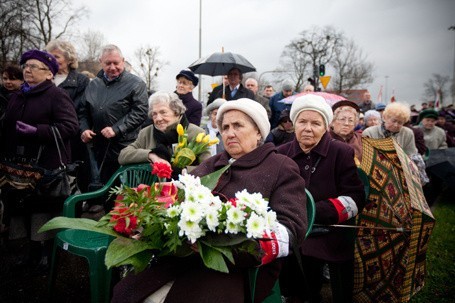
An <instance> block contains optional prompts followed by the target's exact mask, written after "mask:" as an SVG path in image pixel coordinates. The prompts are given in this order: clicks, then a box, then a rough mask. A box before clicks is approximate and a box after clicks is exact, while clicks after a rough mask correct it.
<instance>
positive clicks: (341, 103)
mask: <svg viewBox="0 0 455 303" xmlns="http://www.w3.org/2000/svg"><path fill="white" fill-rule="evenodd" d="M342 106H350V107H352V108H354V109H355V110H356V111H357V112H358V113H360V107H359V106H358V105H357V104H356V103H355V102H352V101H349V100H341V101H338V102H337V103H335V104H334V105H332V111H333V112H335V110H337V108H340V107H342Z"/></svg>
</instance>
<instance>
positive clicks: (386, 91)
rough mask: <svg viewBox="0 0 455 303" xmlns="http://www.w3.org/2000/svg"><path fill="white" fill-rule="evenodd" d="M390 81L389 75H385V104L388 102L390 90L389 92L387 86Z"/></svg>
mask: <svg viewBox="0 0 455 303" xmlns="http://www.w3.org/2000/svg"><path fill="white" fill-rule="evenodd" d="M388 82H389V76H385V94H384V96H385V98H384V104H387V100H388V92H389V91H388V87H387V85H388Z"/></svg>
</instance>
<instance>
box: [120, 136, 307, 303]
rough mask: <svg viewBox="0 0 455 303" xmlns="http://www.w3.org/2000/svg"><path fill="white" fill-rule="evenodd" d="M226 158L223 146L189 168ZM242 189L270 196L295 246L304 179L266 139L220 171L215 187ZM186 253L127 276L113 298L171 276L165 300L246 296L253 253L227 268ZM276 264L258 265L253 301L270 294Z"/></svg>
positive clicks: (199, 170) (226, 191) (129, 297)
mask: <svg viewBox="0 0 455 303" xmlns="http://www.w3.org/2000/svg"><path fill="white" fill-rule="evenodd" d="M229 159H230V156H229V155H228V154H227V152H226V151H225V152H222V153H220V154H217V155H215V156H213V157H211V158H209V159H207V160H206V161H204V162H202V163H201V164H200V165H199V166H198V167H196V168H195V169H194V170H192V171H191V174H193V175H196V176H203V175H206V174H208V173H211V172H213V171H215V170H218V169H220V168H222V167H224V166H225V165H227V164H228V161H229ZM243 189H247V190H248V192H250V193H254V192H260V193H262V195H263V196H264V197H265V198H268V199H269V206H270V207H271V208H272V209H273V210H274V211H275V212H276V213H277V218H278V220H279V221H280V223H281V224H283V225H284V226H286V227H287V229H288V230H289V231H290V233H291V234H293V238H294V241H295V242H296V245H297V247H298V245H299V244H300V243H301V242H302V241H303V239H304V235H305V232H306V229H307V214H306V195H305V181H304V180H303V179H302V178H301V177H300V175H299V170H298V167H297V166H296V165H295V163H294V162H293V161H290V159H289V158H287V157H285V156H283V155H279V154H277V153H276V150H275V147H274V146H273V144H271V143H267V144H264V145H262V146H260V147H258V148H256V149H255V150H253V151H252V152H250V153H248V154H246V155H244V156H243V157H240V158H239V159H237V160H236V161H235V162H234V163H233V164H232V165H231V167H230V168H229V169H228V170H227V171H226V172H225V173H224V174H223V175H222V176H221V178H220V180H219V182H218V185H217V186H216V188H215V189H214V191H215V192H218V193H221V194H223V195H225V196H226V197H227V198H231V197H234V196H235V193H236V192H237V191H241V190H243ZM290 250H292V247H290ZM185 259H186V260H185ZM185 259H183V260H182V259H181V258H177V259H175V258H174V259H173V260H172V261H170V262H166V261H165V260H163V262H158V264H157V265H156V266H152V267H151V269H150V270H146V271H145V272H142V273H140V274H139V275H130V276H128V277H127V278H125V279H124V280H122V281H120V283H119V284H118V285H117V286H116V287H115V289H114V299H113V301H112V302H114V303H116V302H141V300H144V298H145V297H144V293H145V294H150V293H152V292H153V291H154V290H156V289H158V288H159V287H160V286H161V285H164V284H165V283H166V282H167V281H169V280H174V279H175V282H174V284H173V286H172V288H171V290H170V292H169V293H168V295H167V297H166V301H165V302H216V303H223V302H226V303H231V302H244V299H245V298H246V297H249V287H248V281H249V280H248V278H247V269H249V268H252V267H254V266H257V265H258V264H259V263H260V262H259V261H258V260H256V259H255V258H252V257H250V258H249V257H247V258H245V256H243V258H241V257H240V256H237V257H236V265H237V266H235V267H231V268H230V273H229V274H225V273H221V272H217V271H213V270H209V269H207V268H205V267H204V266H203V265H202V264H201V262H200V257H196V258H195V257H188V258H185ZM280 269H281V261H280V259H276V260H275V261H272V262H271V263H269V264H267V265H264V266H261V267H259V273H258V277H257V284H256V294H255V302H262V300H263V299H264V298H265V297H266V296H268V295H269V294H270V291H271V289H272V287H273V285H274V284H275V282H276V280H277V279H278V276H279V273H280ZM128 280H129V281H128ZM146 288H147V289H148V291H147V290H146Z"/></svg>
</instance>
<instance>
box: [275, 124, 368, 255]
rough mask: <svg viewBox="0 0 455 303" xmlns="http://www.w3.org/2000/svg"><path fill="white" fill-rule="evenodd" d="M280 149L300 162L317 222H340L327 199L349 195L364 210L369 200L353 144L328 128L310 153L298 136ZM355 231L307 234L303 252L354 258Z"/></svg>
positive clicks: (337, 229)
mask: <svg viewBox="0 0 455 303" xmlns="http://www.w3.org/2000/svg"><path fill="white" fill-rule="evenodd" d="M277 149H278V152H279V153H281V154H284V155H287V156H288V157H290V158H292V159H293V160H294V161H295V162H296V163H297V164H298V165H299V168H300V174H301V176H302V177H303V178H304V179H305V184H306V187H307V189H308V190H309V191H310V192H311V194H312V195H313V198H314V201H315V203H316V219H315V223H319V224H337V221H338V213H337V211H336V209H335V207H334V206H333V204H332V203H331V202H330V201H328V200H327V199H329V198H337V197H339V196H349V197H351V198H352V199H353V200H354V202H355V203H356V205H357V207H358V209H359V213H360V212H361V211H362V209H363V207H364V205H365V202H366V200H365V192H364V188H363V184H362V181H361V180H360V178H359V175H358V173H357V167H356V166H355V163H354V150H353V149H352V147H351V146H349V145H347V144H345V143H343V142H340V141H337V140H335V139H332V138H331V137H330V134H329V133H328V132H326V133H325V134H324V135H323V136H322V139H321V141H319V143H318V145H317V146H316V147H314V148H313V149H312V150H311V151H310V152H309V153H308V154H305V153H304V152H303V151H302V149H301V148H300V146H299V143H298V141H297V139H294V141H292V142H289V143H287V144H284V145H281V146H279V147H278V148H277ZM311 171H314V172H313V173H311ZM342 224H347V223H346V222H343V223H342ZM353 235H354V233H352V232H351V231H349V230H348V231H347V230H346V229H342V228H334V229H332V230H331V231H330V232H329V233H328V234H325V235H319V236H310V237H309V238H307V239H306V240H305V242H304V243H303V245H302V248H301V252H302V254H303V255H305V256H312V257H316V258H319V259H322V260H326V261H335V262H336V261H347V260H351V259H353V258H354V239H355V238H354V236H353Z"/></svg>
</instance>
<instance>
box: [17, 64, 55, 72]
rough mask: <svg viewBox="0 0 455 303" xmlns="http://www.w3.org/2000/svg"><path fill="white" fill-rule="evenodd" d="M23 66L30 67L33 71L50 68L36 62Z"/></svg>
mask: <svg viewBox="0 0 455 303" xmlns="http://www.w3.org/2000/svg"><path fill="white" fill-rule="evenodd" d="M21 68H22V69H26V68H30V70H31V71H36V70H49V69H48V68H45V67H39V65H36V64H22V65H21Z"/></svg>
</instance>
